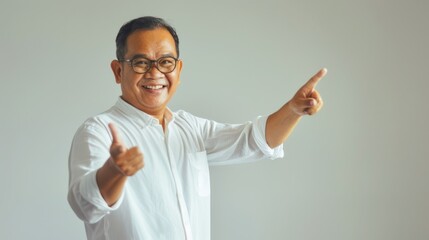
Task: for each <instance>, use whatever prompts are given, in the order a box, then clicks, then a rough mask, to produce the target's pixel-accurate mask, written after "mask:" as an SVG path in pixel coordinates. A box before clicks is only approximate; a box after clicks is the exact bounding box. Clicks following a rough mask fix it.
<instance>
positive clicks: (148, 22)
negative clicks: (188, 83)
mask: <svg viewBox="0 0 429 240" xmlns="http://www.w3.org/2000/svg"><path fill="white" fill-rule="evenodd" d="M158 28H164V29H166V30H167V31H168V32H170V34H171V36H172V37H173V39H174V43H175V45H176V54H177V58H178V57H179V37H178V36H177V33H176V30H175V29H174V28H173V27H172V26H171V25H170V24H168V23H167V22H166V21H165V20H164V19H162V18H157V17H152V16H145V17H139V18H136V19H133V20H131V21H129V22H127V23H125V24H124V25H122V27H121V28H120V29H119V32H118V35H117V36H116V57H117V59H118V60H122V59H123V58H124V56H125V54H126V51H127V38H128V36H129V35H131V34H132V33H133V32H135V31H137V30H154V29H158Z"/></svg>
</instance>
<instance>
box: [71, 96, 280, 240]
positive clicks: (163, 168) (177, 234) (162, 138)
mask: <svg viewBox="0 0 429 240" xmlns="http://www.w3.org/2000/svg"><path fill="white" fill-rule="evenodd" d="M266 120H267V118H266V117H258V118H256V120H255V121H254V122H247V123H244V124H221V123H217V122H214V121H209V120H206V119H202V118H198V117H195V116H193V115H191V114H189V113H187V112H184V111H178V112H174V113H172V112H170V111H168V113H167V114H166V128H165V132H164V131H163V129H162V126H161V125H160V124H159V122H158V120H157V119H155V118H153V117H151V116H150V115H147V114H145V113H144V112H142V111H140V110H138V109H136V108H134V107H133V106H131V105H129V104H128V103H126V102H125V101H123V100H122V99H121V98H119V100H118V101H117V103H116V104H115V105H114V106H113V107H112V108H110V109H109V110H108V111H106V112H104V113H102V114H100V115H98V116H95V117H92V118H90V119H88V120H87V121H85V123H84V124H83V125H82V126H81V127H80V128H79V129H78V130H77V132H76V135H75V137H74V139H73V143H72V147H71V151H70V157H69V174H70V179H69V193H68V201H69V203H70V205H71V207H72V208H73V210H74V212H75V213H76V215H77V216H78V217H79V218H80V219H82V220H83V221H84V222H85V228H86V233H87V237H88V239H100V240H101V239H103V240H104V239H113V240H125V239H126V240H131V239H139V240H143V239H148V240H154V239H157V240H160V239H165V240H176V239H186V240H192V239H193V240H207V239H210V177H209V168H208V166H209V165H223V164H234V163H242V162H250V161H255V160H261V159H274V158H279V157H282V156H283V146H282V145H281V146H279V147H277V148H275V149H271V148H270V147H269V146H268V145H267V143H266V141H265V124H266ZM110 122H114V123H115V124H116V127H117V129H118V131H119V133H120V136H121V138H122V140H123V142H124V143H125V145H126V146H127V147H132V146H138V147H139V148H140V150H141V152H142V153H143V156H144V162H145V166H144V168H143V169H141V170H140V171H138V172H137V173H136V174H135V175H133V176H131V177H129V178H128V179H127V182H126V184H125V187H124V190H123V192H122V195H121V197H120V199H119V200H118V201H117V202H116V203H115V204H114V205H113V206H111V207H109V206H108V205H107V204H106V202H105V201H104V199H103V197H102V196H101V194H100V191H99V189H98V186H97V182H96V178H95V174H96V171H97V169H99V168H100V167H101V166H102V165H103V164H104V163H105V161H106V160H107V159H108V158H109V148H110V145H111V143H112V136H111V133H110V131H109V128H108V124H109V123H110Z"/></svg>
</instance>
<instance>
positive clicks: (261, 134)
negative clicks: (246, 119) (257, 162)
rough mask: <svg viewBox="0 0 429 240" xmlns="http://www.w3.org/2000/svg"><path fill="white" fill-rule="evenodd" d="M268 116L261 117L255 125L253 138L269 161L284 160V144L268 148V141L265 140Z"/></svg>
mask: <svg viewBox="0 0 429 240" xmlns="http://www.w3.org/2000/svg"><path fill="white" fill-rule="evenodd" d="M267 119H268V116H263V117H262V116H259V117H257V118H256V120H255V121H254V123H253V126H254V127H253V129H254V131H253V136H254V138H255V142H256V144H257V145H258V147H259V148H260V149H261V151H262V152H263V153H264V155H265V156H267V157H268V158H269V159H276V158H282V157H283V156H284V150H283V143H282V144H280V145H279V146H277V147H275V148H271V147H270V146H268V143H267V140H266V139H265V128H266V125H267Z"/></svg>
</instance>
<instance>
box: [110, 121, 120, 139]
mask: <svg viewBox="0 0 429 240" xmlns="http://www.w3.org/2000/svg"><path fill="white" fill-rule="evenodd" d="M109 129H110V132H111V133H112V138H113V140H112V144H113V143H119V144H121V143H122V140H121V137H120V136H119V132H118V129H117V128H116V126H115V124H114V123H112V122H111V123H109Z"/></svg>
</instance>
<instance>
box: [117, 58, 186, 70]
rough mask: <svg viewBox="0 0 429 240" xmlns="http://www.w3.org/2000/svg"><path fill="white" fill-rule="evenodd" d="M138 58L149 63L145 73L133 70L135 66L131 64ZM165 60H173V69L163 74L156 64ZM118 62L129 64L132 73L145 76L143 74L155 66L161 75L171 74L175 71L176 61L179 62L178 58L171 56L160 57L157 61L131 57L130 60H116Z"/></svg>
mask: <svg viewBox="0 0 429 240" xmlns="http://www.w3.org/2000/svg"><path fill="white" fill-rule="evenodd" d="M139 58H143V59H145V60H147V61H148V62H150V64H149V67H148V69H147V70H146V71H145V72H139V71H136V69H135V68H134V66H135V64H133V61H134V60H136V59H139ZM166 58H168V59H174V67H173V69H172V70H171V71H166V72H164V71H161V70H160V69H159V68H158V62H159V61H160V60H162V59H166ZM118 61H119V62H127V63H128V64H130V65H131V68H132V69H133V71H134V72H135V73H138V74H145V73H147V72H149V71H150V70H151V69H152V67H153V66H155V67H156V69H158V71H160V72H161V73H164V74H167V73H171V72H173V71H174V70H175V69H176V66H177V61H179V59H178V58H175V57H172V56H166V57H160V58H158V59H156V60H151V59H148V58H145V57H142V56H135V57H133V58H131V59H118Z"/></svg>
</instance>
